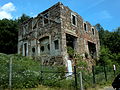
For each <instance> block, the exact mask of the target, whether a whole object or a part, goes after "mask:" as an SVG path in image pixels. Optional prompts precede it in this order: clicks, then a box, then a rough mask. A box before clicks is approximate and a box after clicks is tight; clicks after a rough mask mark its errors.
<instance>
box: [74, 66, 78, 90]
mask: <svg viewBox="0 0 120 90" xmlns="http://www.w3.org/2000/svg"><path fill="white" fill-rule="evenodd" d="M74 76H75V88H76V90H77V73H76V66H74Z"/></svg>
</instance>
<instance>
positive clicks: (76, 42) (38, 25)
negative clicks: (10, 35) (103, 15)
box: [18, 2, 100, 65]
mask: <svg viewBox="0 0 120 90" xmlns="http://www.w3.org/2000/svg"><path fill="white" fill-rule="evenodd" d="M67 47H71V48H73V49H74V51H75V52H76V53H77V54H80V55H81V56H82V57H83V58H91V59H94V58H98V53H99V48H100V45H99V36H98V31H97V30H96V28H95V27H94V26H92V25H91V24H90V23H89V22H87V21H84V20H83V19H82V17H81V16H80V15H78V14H77V13H76V12H73V11H72V10H70V9H69V8H68V7H66V6H64V5H63V4H62V3H60V2H59V3H57V4H55V5H53V6H52V7H50V8H49V9H47V10H45V11H43V12H42V13H40V14H38V16H37V17H35V18H31V19H29V20H28V21H26V22H24V23H23V24H22V25H21V28H20V30H19V36H18V54H22V55H23V56H31V57H37V59H38V60H40V61H41V62H42V64H45V65H61V64H66V60H67V59H68V56H69V55H68V53H67Z"/></svg>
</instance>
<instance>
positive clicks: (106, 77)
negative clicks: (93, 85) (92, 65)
mask: <svg viewBox="0 0 120 90" xmlns="http://www.w3.org/2000/svg"><path fill="white" fill-rule="evenodd" d="M104 74H105V80H106V81H107V73H106V69H105V64H104Z"/></svg>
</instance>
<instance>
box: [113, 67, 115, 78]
mask: <svg viewBox="0 0 120 90" xmlns="http://www.w3.org/2000/svg"><path fill="white" fill-rule="evenodd" d="M113 71H114V77H115V76H116V73H115V71H116V66H115V65H113Z"/></svg>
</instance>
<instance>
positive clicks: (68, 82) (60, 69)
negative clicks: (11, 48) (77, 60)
mask: <svg viewBox="0 0 120 90" xmlns="http://www.w3.org/2000/svg"><path fill="white" fill-rule="evenodd" d="M10 59H12V65H11V66H12V88H15V89H20V88H21V89H22V88H35V87H38V86H39V85H44V86H49V87H59V88H63V89H65V88H66V89H68V90H70V89H71V90H72V89H73V88H74V80H73V79H72V78H71V79H66V77H65V74H66V73H65V66H43V65H40V64H39V62H38V61H35V60H33V59H31V58H28V57H23V56H21V55H16V54H14V55H6V54H2V53H0V88H9V74H10Z"/></svg>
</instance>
